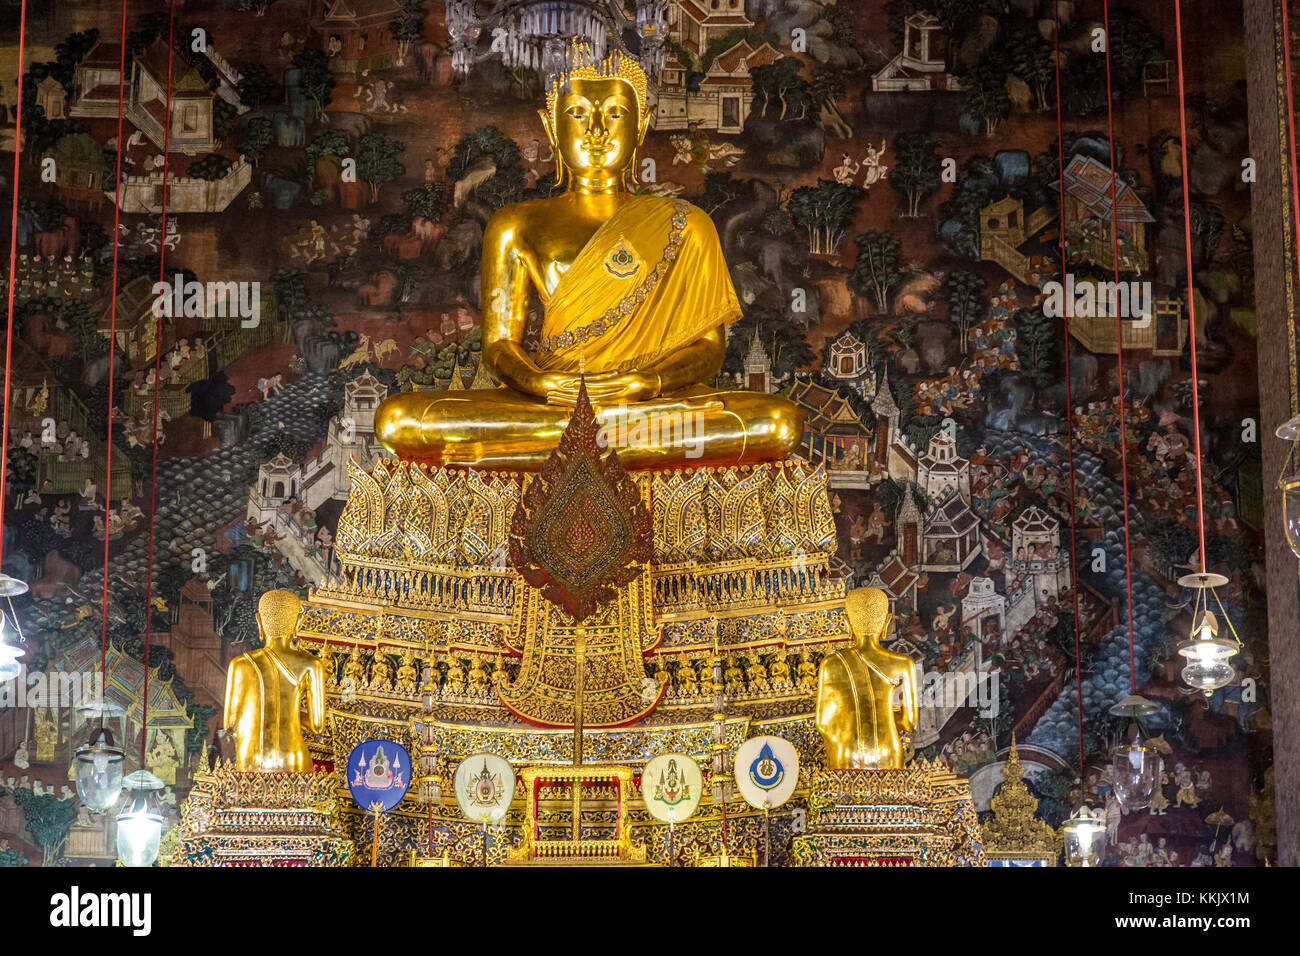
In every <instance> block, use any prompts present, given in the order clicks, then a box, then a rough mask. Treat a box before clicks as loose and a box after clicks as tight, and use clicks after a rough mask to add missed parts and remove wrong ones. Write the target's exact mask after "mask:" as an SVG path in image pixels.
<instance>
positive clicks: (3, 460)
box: [0, 0, 27, 567]
mask: <svg viewBox="0 0 1300 956" xmlns="http://www.w3.org/2000/svg"><path fill="white" fill-rule="evenodd" d="M26 36H27V0H22V10H21V12H20V13H19V16H18V105H17V106H16V107H15V108H14V195H13V199H14V205H13V209H12V211H11V214H10V220H9V320H8V324H7V325H6V326H5V329H6V333H5V392H4V400H5V408H4V414H3V422H0V567H2V566H3V565H4V554H5V536H4V524H5V499H6V498H7V496H8V494H9V489H8V487H7V481H8V477H9V386H10V373H11V371H12V365H13V354H14V287H15V286H17V285H18V283H17V282H16V281H15V279H16V278H17V270H18V170H19V160H20V159H21V158H22V153H23V53H24V45H23V41H24V39H25V38H26Z"/></svg>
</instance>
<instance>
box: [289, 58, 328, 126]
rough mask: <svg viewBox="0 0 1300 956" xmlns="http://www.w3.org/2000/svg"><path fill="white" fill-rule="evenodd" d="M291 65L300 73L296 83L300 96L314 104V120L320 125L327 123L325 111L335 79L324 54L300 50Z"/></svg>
mask: <svg viewBox="0 0 1300 956" xmlns="http://www.w3.org/2000/svg"><path fill="white" fill-rule="evenodd" d="M293 65H294V66H296V67H297V68H298V69H299V70H301V71H302V75H301V78H300V79H299V81H298V88H299V89H300V90H302V95H303V96H305V97H307V99H309V100H311V101H312V103H313V104H315V106H316V118H317V119H318V120H320V121H321V122H322V123H328V122H329V114H327V113H326V112H325V109H326V107H328V106H329V103H330V94H331V92H332V91H333V89H334V83H335V79H334V71H333V70H331V69H330V65H329V60H328V59H327V58H326V56H325V52H324V51H323V50H302V51H300V52H298V53H295V54H294V56H293Z"/></svg>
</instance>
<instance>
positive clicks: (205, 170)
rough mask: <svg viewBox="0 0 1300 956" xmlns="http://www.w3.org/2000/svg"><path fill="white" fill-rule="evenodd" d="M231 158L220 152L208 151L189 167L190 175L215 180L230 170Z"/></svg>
mask: <svg viewBox="0 0 1300 956" xmlns="http://www.w3.org/2000/svg"><path fill="white" fill-rule="evenodd" d="M230 166H231V163H230V160H228V159H227V158H226V157H224V156H222V155H221V154H220V153H208V155H206V156H204V157H203V158H202V159H200V160H199V161H198V162H196V163H194V164H193V165H192V166H190V168H189V175H190V176H192V177H193V178H195V179H206V180H208V181H213V180H217V179H220V178H222V177H223V176H225V175H226V173H228V172H230Z"/></svg>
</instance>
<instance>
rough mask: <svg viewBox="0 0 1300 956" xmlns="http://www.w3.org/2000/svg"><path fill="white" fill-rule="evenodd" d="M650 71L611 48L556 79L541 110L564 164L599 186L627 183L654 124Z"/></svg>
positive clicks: (579, 175)
mask: <svg viewBox="0 0 1300 956" xmlns="http://www.w3.org/2000/svg"><path fill="white" fill-rule="evenodd" d="M647 91H648V85H647V82H646V75H645V72H644V71H643V70H642V69H641V67H640V66H638V65H637V63H636V61H635V60H633V59H632V58H631V57H629V56H624V55H618V54H614V53H611V54H610V55H609V56H607V57H606V58H605V59H604V60H602V61H601V62H600V63H597V64H594V65H587V66H579V67H575V68H574V69H572V70H570V71H569V72H567V73H565V74H563V75H562V76H561V77H559V78H558V79H557V80H556V83H555V88H554V90H553V91H552V92H550V93H548V94H547V96H546V109H544V110H540V111H539V113H540V115H541V117H542V124H543V125H544V126H545V127H546V136H547V138H548V139H549V140H550V141H551V146H552V147H554V149H555V152H556V153H557V154H558V158H559V161H560V163H561V164H562V165H563V166H564V167H565V168H567V169H568V171H569V173H570V175H571V176H572V177H575V178H576V179H577V180H579V181H581V182H583V183H586V184H590V185H593V186H597V187H600V186H606V185H609V184H618V183H621V182H622V178H623V173H624V171H625V170H627V169H628V168H629V167H633V173H634V174H635V168H634V164H635V159H636V151H637V147H639V146H640V145H641V141H642V140H643V139H645V134H646V130H647V129H649V127H650V104H649V101H648V98H647Z"/></svg>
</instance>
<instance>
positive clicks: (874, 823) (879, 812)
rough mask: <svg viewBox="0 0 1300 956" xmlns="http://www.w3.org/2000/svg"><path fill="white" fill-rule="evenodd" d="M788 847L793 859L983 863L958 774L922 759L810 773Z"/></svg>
mask: <svg viewBox="0 0 1300 956" xmlns="http://www.w3.org/2000/svg"><path fill="white" fill-rule="evenodd" d="M791 855H792V856H793V857H794V859H795V861H796V862H797V863H798V864H799V865H801V866H984V865H985V864H986V860H985V857H984V850H983V848H982V847H981V845H980V842H979V829H978V823H977V819H976V815H975V806H974V804H973V803H972V802H971V796H970V788H969V787H968V786H967V783H966V780H965V779H964V778H962V777H958V776H956V775H955V774H952V773H949V772H948V771H947V770H946V769H945V768H943V766H942V765H940V764H937V763H926V762H924V761H921V762H918V763H915V764H913V765H912V766H911V767H907V768H904V769H902V770H824V771H821V772H819V773H817V774H816V775H815V777H814V778H813V783H812V791H811V793H810V794H809V797H808V831H807V832H806V833H805V834H803V835H802V836H797V837H795V838H794V841H793V845H792V849H791Z"/></svg>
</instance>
